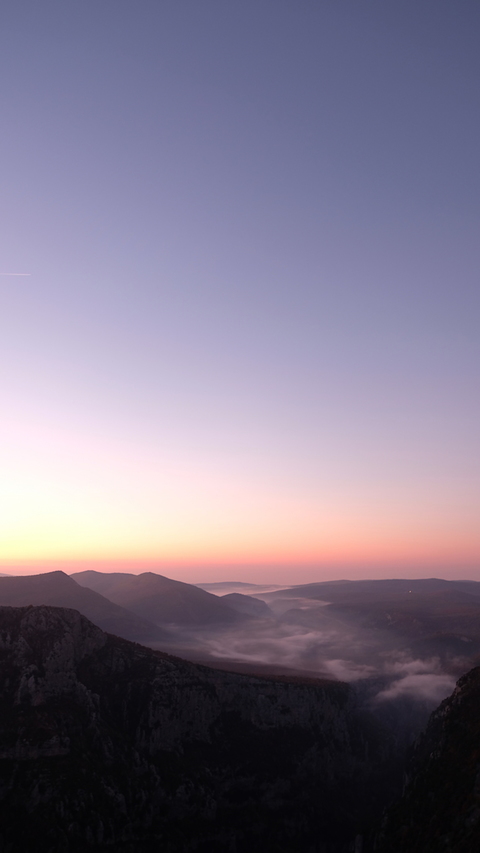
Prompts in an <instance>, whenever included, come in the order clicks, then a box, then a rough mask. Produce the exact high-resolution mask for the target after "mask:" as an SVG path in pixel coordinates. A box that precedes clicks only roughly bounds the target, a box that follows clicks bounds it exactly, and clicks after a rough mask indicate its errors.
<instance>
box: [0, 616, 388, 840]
mask: <svg viewBox="0 0 480 853" xmlns="http://www.w3.org/2000/svg"><path fill="white" fill-rule="evenodd" d="M0 710H1V713H0V809H1V820H0V849H1V850H2V853H20V851H21V853H25V851H35V853H77V851H82V853H83V851H86V850H91V851H97V853H100V851H102V853H103V851H105V852H106V851H113V850H114V851H115V853H143V851H145V853H148V851H159V850H161V851H162V853H183V851H185V853H189V851H204V853H207V851H208V853H216V852H217V853H224V851H232V853H243V851H249V853H254V851H262V853H263V851H267V853H268V851H276V853H277V851H278V852H279V853H282V851H284V853H287V851H288V853H348V851H353V850H358V849H360V847H359V843H360V842H359V835H360V834H362V833H363V831H364V829H365V828H366V827H367V826H368V825H369V824H370V823H371V822H372V820H374V819H375V817H376V816H378V814H379V813H380V811H381V809H382V807H383V805H384V803H385V802H386V799H388V794H389V790H390V787H389V786H390V782H391V774H392V772H393V770H394V768H393V766H392V755H391V744H390V741H389V740H388V738H386V737H385V736H384V734H383V733H382V731H381V730H379V728H378V726H375V724H374V723H373V722H372V720H371V718H370V717H368V715H366V714H364V713H360V712H359V711H358V709H357V707H356V704H355V698H354V694H353V691H352V690H351V688H350V687H349V686H348V685H346V684H342V683H339V682H337V683H334V682H328V681H325V682H321V681H319V680H317V679H313V678H312V679H303V680H302V679H296V680H295V679H291V680H289V679H288V678H285V677H284V678H283V679H282V678H278V679H275V678H274V677H271V678H263V677H262V678H261V677H254V676H245V675H237V674H234V673H227V672H221V671H215V670H212V669H209V668H207V667H202V666H196V665H194V664H192V663H188V662H186V661H183V660H180V659H177V658H173V657H170V656H168V655H165V654H163V653H160V652H155V651H153V650H151V649H147V648H143V647H142V646H138V645H136V644H133V643H130V642H128V641H125V640H122V639H119V638H117V637H114V636H110V635H108V634H105V633H103V632H102V631H101V630H100V629H99V628H97V627H96V626H94V625H93V624H91V623H90V622H89V621H88V620H87V619H85V618H84V617H83V616H81V615H80V614H79V613H78V612H76V611H74V610H67V609H61V608H55V607H47V606H42V607H23V608H10V607H1V608H0ZM356 837H357V841H356V842H355V838H356Z"/></svg>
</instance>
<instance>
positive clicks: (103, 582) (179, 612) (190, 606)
mask: <svg viewBox="0 0 480 853" xmlns="http://www.w3.org/2000/svg"><path fill="white" fill-rule="evenodd" d="M71 577H72V578H73V579H74V580H75V581H76V582H77V583H78V584H80V585H81V586H84V587H89V588H90V589H93V590H95V591H96V592H99V593H101V594H102V595H104V596H105V597H106V598H109V599H110V601H114V602H115V604H120V605H122V606H123V607H128V609H129V610H132V611H133V612H134V613H137V614H138V615H139V616H141V617H143V618H144V619H150V620H151V621H152V622H156V623H157V624H168V623H169V622H174V623H176V624H179V625H208V624H210V625H214V624H222V623H223V624H225V623H232V624H234V623H237V622H239V621H241V616H240V615H239V614H238V613H237V612H236V611H234V610H232V609H231V608H230V607H228V605H227V604H225V602H224V601H222V599H221V598H218V597H217V596H216V595H212V594H211V593H209V592H205V590H203V589H199V587H196V586H193V585H192V584H189V583H182V582H181V581H174V580H171V578H166V577H164V576H163V575H157V574H155V573H154V572H144V573H143V574H140V575H132V574H123V573H120V572H116V573H115V572H112V573H111V574H107V573H105V574H104V573H103V572H94V571H86V572H78V573H76V574H73V575H71Z"/></svg>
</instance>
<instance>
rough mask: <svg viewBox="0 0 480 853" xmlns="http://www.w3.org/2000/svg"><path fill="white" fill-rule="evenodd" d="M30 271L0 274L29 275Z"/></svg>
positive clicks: (1, 273)
mask: <svg viewBox="0 0 480 853" xmlns="http://www.w3.org/2000/svg"><path fill="white" fill-rule="evenodd" d="M31 274H32V273H31V272H0V275H31Z"/></svg>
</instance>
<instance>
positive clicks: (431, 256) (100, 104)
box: [0, 0, 480, 582]
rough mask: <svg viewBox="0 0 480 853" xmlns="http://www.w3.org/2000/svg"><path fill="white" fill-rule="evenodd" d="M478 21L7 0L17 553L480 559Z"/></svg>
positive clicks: (325, 10) (1, 497)
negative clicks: (19, 274) (21, 275)
mask: <svg viewBox="0 0 480 853" xmlns="http://www.w3.org/2000/svg"><path fill="white" fill-rule="evenodd" d="M479 33H480V5H479V4H478V2H462V0H459V2H457V3H451V2H449V3H447V2H442V0H435V2H433V0H424V2H422V3H419V2H418V0H415V2H413V0H412V2H410V0H402V2H401V3H400V2H398V3H394V2H389V1H388V0H382V2H379V0H378V2H376V1H375V0H373V2H372V0H369V2H358V0H355V2H354V0H350V2H348V0H347V2H338V0H335V2H333V0H332V2H304V0H296V2H293V0H291V2H283V0H272V2H268V0H255V2H249V0H241V2H240V0H239V1H238V2H230V0H221V2H220V0H218V2H211V0H202V2H198V0H191V1H189V0H174V1H173V0H172V2H163V0H155V1H154V2H153V1H152V2H147V0H140V2H136V3H134V2H131V0H129V2H123V0H81V2H80V0H75V2H68V3H66V2H64V0H56V2H49V0H42V2H41V3H39V2H37V0H35V2H33V0H32V1H31V2H24V0H4V2H3V3H2V4H1V8H0V76H1V80H2V86H1V92H0V98H1V101H0V114H1V117H2V134H1V136H0V148H1V163H2V169H1V192H0V198H1V213H2V227H1V229H0V247H1V252H0V272H14V273H15V272H28V273H31V276H30V277H8V276H2V277H0V298H1V302H0V305H1V309H0V365H1V366H0V395H1V399H2V410H3V412H4V414H3V415H2V419H1V420H2V422H1V423H0V440H1V445H0V470H3V472H4V473H3V476H2V479H3V484H2V485H0V563H1V565H4V566H11V565H14V564H16V562H18V564H19V565H22V566H27V565H33V564H34V563H35V561H46V562H45V565H49V561H54V560H57V561H58V560H60V561H62V560H73V561H75V560H79V561H85V562H88V561H90V560H100V561H101V560H105V561H109V560H110V561H113V564H115V565H116V564H119V565H120V564H121V563H122V561H126V562H125V565H127V563H128V566H129V567H130V566H131V565H133V564H135V565H136V564H137V563H138V565H140V564H142V565H144V564H145V565H147V564H149V565H150V564H151V565H155V566H158V567H159V569H161V568H162V566H164V565H167V564H168V565H169V566H170V565H175V564H176V563H177V562H178V565H179V568H178V572H177V576H178V577H182V578H183V577H185V579H198V580H215V579H217V577H221V579H224V578H225V576H226V574H228V572H230V574H232V573H233V575H235V576H236V575H237V574H238V571H237V570H236V569H234V568H232V569H231V570H230V569H228V572H227V570H226V568H225V566H227V565H228V566H230V565H231V564H235V562H236V561H237V562H238V563H239V564H242V566H247V567H248V565H249V563H251V564H252V572H253V575H254V576H255V577H258V579H259V580H262V579H263V577H265V578H267V575H268V579H270V578H271V577H272V574H274V573H275V572H274V571H273V569H272V570H271V571H270V570H269V573H268V572H267V573H265V572H264V574H263V575H262V565H263V564H265V565H267V564H268V565H270V566H273V567H275V566H277V565H280V564H282V563H285V564H286V565H287V564H288V566H289V567H291V566H297V565H298V567H299V568H298V572H299V573H300V574H298V572H297V570H296V569H295V571H294V572H293V575H294V576H292V580H296V582H301V580H303V579H305V580H309V579H310V578H316V577H318V579H323V578H324V577H333V576H335V575H336V574H337V575H338V573H340V574H341V575H344V574H345V573H346V572H345V566H348V567H349V571H350V574H352V573H353V574H354V572H355V566H357V567H358V571H361V573H362V575H364V576H369V575H372V574H373V573H374V570H373V568H372V570H369V566H370V565H371V566H372V567H373V566H375V567H376V568H375V572H376V573H377V574H378V573H380V574H382V573H383V574H385V575H387V574H389V573H392V572H394V573H396V574H398V572H399V570H398V566H401V567H404V571H403V573H407V574H408V570H409V569H410V570H411V568H412V567H413V566H420V568H419V569H418V571H419V572H420V573H423V574H424V573H425V570H424V568H423V567H424V566H428V567H429V568H430V567H433V568H435V567H439V569H438V573H439V574H443V575H445V574H447V573H448V572H450V574H451V573H453V574H455V573H460V574H461V575H462V576H467V575H470V576H472V577H476V576H477V574H478V569H479V567H480V532H479V530H480V525H479V523H478V518H479V509H480V486H479V483H480V478H479V474H480V471H479V468H480V463H479V459H480V455H479V443H480V442H479V426H478V425H479V414H480V412H479V409H480V405H479V393H478V391H479V381H478V379H479V323H480V312H479V308H480V306H479V302H480V298H479V294H480V288H479V281H478V269H479V254H480V241H479V235H478V226H479V221H480V216H479V199H480V192H479V189H480V188H479V155H478V152H479V150H480V138H479V137H480V132H479V131H480V108H479V107H480V104H479V84H480V51H479V49H478V37H479ZM2 518H3V521H2V520H1V519H2ZM142 561H143V562H142ZM196 564H199V565H201V566H202V569H201V577H200V576H199V577H198V578H197V577H196V575H195V571H194V568H192V567H194V566H195V565H196ZM210 564H211V565H212V570H211V571H210V570H209V568H208V567H209V566H210ZM181 565H183V566H184V568H181ZM214 566H216V567H217V568H215V569H214V568H213V567H214ZM253 567H255V568H253ZM302 567H303V568H302ZM0 568H1V566H0ZM350 569H351V570H350ZM402 570H403V569H402ZM5 571H7V569H5ZM289 571H290V569H289ZM302 572H303V574H302ZM170 573H171V574H174V571H173V570H172V571H171V572H170ZM429 573H431V572H429ZM246 574H248V571H245V572H244V575H246ZM233 575H232V576H233ZM289 578H290V576H289V577H288V578H284V579H283V578H282V580H286V581H288V580H289ZM251 579H253V577H252V575H251Z"/></svg>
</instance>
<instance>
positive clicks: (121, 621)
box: [0, 571, 167, 642]
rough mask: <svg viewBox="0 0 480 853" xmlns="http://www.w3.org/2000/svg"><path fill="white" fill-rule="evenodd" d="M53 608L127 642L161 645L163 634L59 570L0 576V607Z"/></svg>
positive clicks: (165, 635)
mask: <svg viewBox="0 0 480 853" xmlns="http://www.w3.org/2000/svg"><path fill="white" fill-rule="evenodd" d="M29 604H32V605H41V604H46V605H54V606H57V607H71V608H74V609H75V610H78V611H79V612H80V613H82V614H83V615H84V616H86V617H87V619H90V620H91V621H92V622H94V623H95V625H98V626H99V627H100V628H102V630H104V631H108V632H109V633H111V634H115V635H117V636H120V637H124V638H125V639H127V640H136V641H137V642H154V641H155V642H160V641H162V640H164V639H165V638H166V637H167V634H166V633H165V631H163V630H162V629H161V628H159V627H158V626H157V625H155V624H154V623H153V622H151V621H149V620H147V619H144V618H141V617H139V616H138V615H137V614H135V613H133V612H131V611H130V610H128V609H126V608H124V607H121V606H119V605H117V604H115V603H114V602H112V601H111V600H109V599H108V598H105V597H104V596H103V595H100V594H99V593H98V592H94V591H93V590H91V589H86V588H84V587H82V586H80V585H79V584H78V583H76V582H75V581H74V580H73V579H72V578H71V577H69V576H68V575H66V574H65V572H62V571H55V572H45V573H44V574H40V575H21V576H16V577H0V605H9V606H11V607H23V606H26V605H29Z"/></svg>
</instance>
